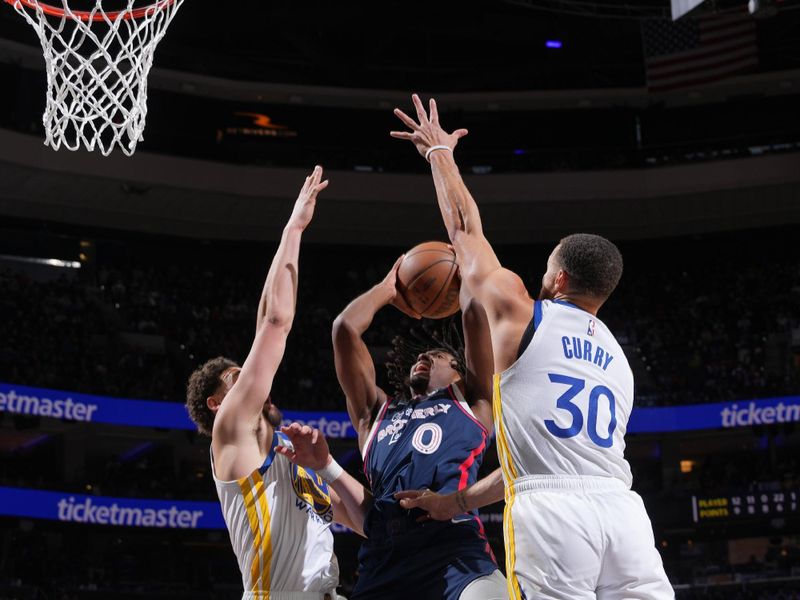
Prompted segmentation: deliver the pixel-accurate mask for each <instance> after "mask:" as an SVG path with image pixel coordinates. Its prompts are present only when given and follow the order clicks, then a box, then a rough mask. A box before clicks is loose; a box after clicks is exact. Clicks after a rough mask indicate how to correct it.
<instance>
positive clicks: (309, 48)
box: [0, 0, 800, 92]
mask: <svg viewBox="0 0 800 600" xmlns="http://www.w3.org/2000/svg"><path fill="white" fill-rule="evenodd" d="M85 1H86V0H85ZM778 1H779V0H778ZM75 2H78V0H70V4H71V5H72V4H74V3H75ZM59 3H60V0H59V1H58V2H56V4H59ZM709 4H713V8H714V9H715V10H731V9H734V8H735V9H739V10H744V6H745V5H746V2H745V0H716V1H715V2H711V0H709ZM779 6H780V7H781V12H780V16H779V17H778V18H770V19H762V20H760V21H759V44H760V47H761V65H762V70H775V69H790V68H799V67H800V10H793V9H795V8H799V7H800V0H783V1H782V2H780V1H779ZM668 14H669V1H668V0H644V1H642V2H631V1H629V0H628V1H623V0H597V1H588V0H491V1H486V0H484V1H478V0H471V1H462V2H456V1H454V0H437V1H436V2H421V1H419V0H417V1H408V0H406V1H403V2H400V1H399V0H385V1H384V2H380V3H331V2H323V1H321V0H306V1H303V2H261V1H254V0H250V1H247V2H236V3H211V2H201V1H198V0H186V2H185V4H184V6H183V7H182V8H181V11H180V13H179V14H178V16H177V18H176V19H175V21H174V22H173V24H172V25H171V26H170V29H169V31H168V32H167V36H166V37H165V38H164V40H163V41H162V43H161V45H160V46H159V49H158V51H157V54H156V65H157V66H161V67H168V68H173V69H177V70H184V71H191V72H195V73H200V74H206V75H214V76H218V77H225V78H230V79H240V80H249V81H270V82H281V83H294V84H307V85H321V86H334V87H351V88H374V89H396V90H409V89H416V90H418V91H428V92H468V91H487V90H522V89H525V90H542V89H592V88H609V87H638V86H641V85H643V83H644V68H643V56H642V40H641V35H640V24H641V21H642V19H645V18H654V17H664V16H667V15H668ZM0 38H5V39H12V40H16V41H21V42H24V43H29V44H31V45H35V44H36V39H35V36H34V34H33V32H32V31H31V30H30V29H29V27H28V26H27V25H26V24H25V23H24V22H23V21H22V19H21V18H20V17H19V16H18V15H16V14H15V12H14V11H13V10H12V9H11V7H9V6H6V5H4V6H0ZM548 40H550V41H554V40H557V41H560V42H561V48H548V47H547V46H546V43H547V41H548Z"/></svg>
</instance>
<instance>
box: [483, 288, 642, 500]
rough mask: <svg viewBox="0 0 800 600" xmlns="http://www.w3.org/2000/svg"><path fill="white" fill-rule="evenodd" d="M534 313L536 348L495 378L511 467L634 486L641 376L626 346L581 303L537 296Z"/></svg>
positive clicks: (523, 471) (527, 350) (532, 343)
mask: <svg viewBox="0 0 800 600" xmlns="http://www.w3.org/2000/svg"><path fill="white" fill-rule="evenodd" d="M533 312H534V315H533V320H532V322H531V326H532V327H533V328H534V329H533V331H534V333H533V337H532V338H531V340H530V343H529V344H528V347H527V348H525V349H524V350H523V351H522V353H521V355H520V356H519V358H518V359H517V361H516V362H515V363H514V364H512V365H511V366H510V367H509V368H508V369H506V370H505V371H503V372H502V373H500V374H498V375H496V376H495V377H496V380H495V395H496V398H495V402H497V401H498V400H499V401H500V402H501V405H502V406H501V407H499V408H500V410H501V414H502V419H503V427H504V428H505V437H506V440H507V442H508V453H509V455H510V456H509V458H510V461H511V465H510V466H512V467H513V469H514V471H515V472H516V475H517V477H523V476H526V475H533V474H536V475H548V474H550V475H589V476H597V477H614V478H616V479H618V480H620V481H621V482H622V483H624V484H625V486H626V487H630V485H631V469H630V466H629V465H628V461H626V460H625V456H624V451H625V430H626V427H627V424H628V418H629V417H630V414H631V409H632V408H633V374H632V373H631V368H630V366H629V365H628V360H627V359H626V358H625V354H624V352H623V351H622V348H621V347H620V345H619V343H617V340H616V339H615V338H614V336H613V335H612V333H611V332H610V331H609V330H608V328H607V327H606V326H605V324H604V323H603V322H602V321H600V320H599V319H598V318H597V317H596V316H595V315H593V314H591V313H588V312H586V311H584V310H582V309H580V308H578V307H577V306H575V305H574V304H571V303H569V302H566V301H563V300H553V301H551V300H543V301H536V303H535V305H534V311H533ZM503 399H513V401H512V402H508V401H505V402H504V401H503Z"/></svg>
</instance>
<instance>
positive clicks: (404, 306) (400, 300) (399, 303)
mask: <svg viewBox="0 0 800 600" xmlns="http://www.w3.org/2000/svg"><path fill="white" fill-rule="evenodd" d="M394 305H395V306H396V307H397V308H399V309H400V310H401V311H402V312H404V313H405V314H407V315H408V316H409V317H411V318H412V319H421V318H422V315H420V314H419V313H418V312H417V311H415V310H414V309H413V308H411V305H410V304H409V303H408V302H406V299H405V298H404V297H403V294H401V293H400V292H399V291H398V293H397V295H396V296H395V297H394Z"/></svg>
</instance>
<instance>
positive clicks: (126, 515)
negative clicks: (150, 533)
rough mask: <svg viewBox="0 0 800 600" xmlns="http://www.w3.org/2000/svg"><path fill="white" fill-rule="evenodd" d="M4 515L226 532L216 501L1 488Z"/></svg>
mask: <svg viewBox="0 0 800 600" xmlns="http://www.w3.org/2000/svg"><path fill="white" fill-rule="evenodd" d="M0 515H5V516H14V517H29V518H32V519H50V520H53V521H64V522H69V523H83V524H90V525H119V526H125V527H157V528H168V529H224V528H225V522H224V520H223V519H222V512H221V511H220V507H219V504H218V503H216V502H182V501H178V500H145V499H140V498H110V497H107V496H83V495H80V494H68V493H66V492H45V491H41V490H28V489H22V488H10V487H0Z"/></svg>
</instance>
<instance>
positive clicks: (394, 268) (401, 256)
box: [392, 254, 406, 271]
mask: <svg viewBox="0 0 800 600" xmlns="http://www.w3.org/2000/svg"><path fill="white" fill-rule="evenodd" d="M405 257H406V255H405V254H401V255H400V257H399V258H398V259H397V260H396V261H394V264H393V265H392V271H397V269H399V268H400V263H402V262H403V259H404V258H405Z"/></svg>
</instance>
